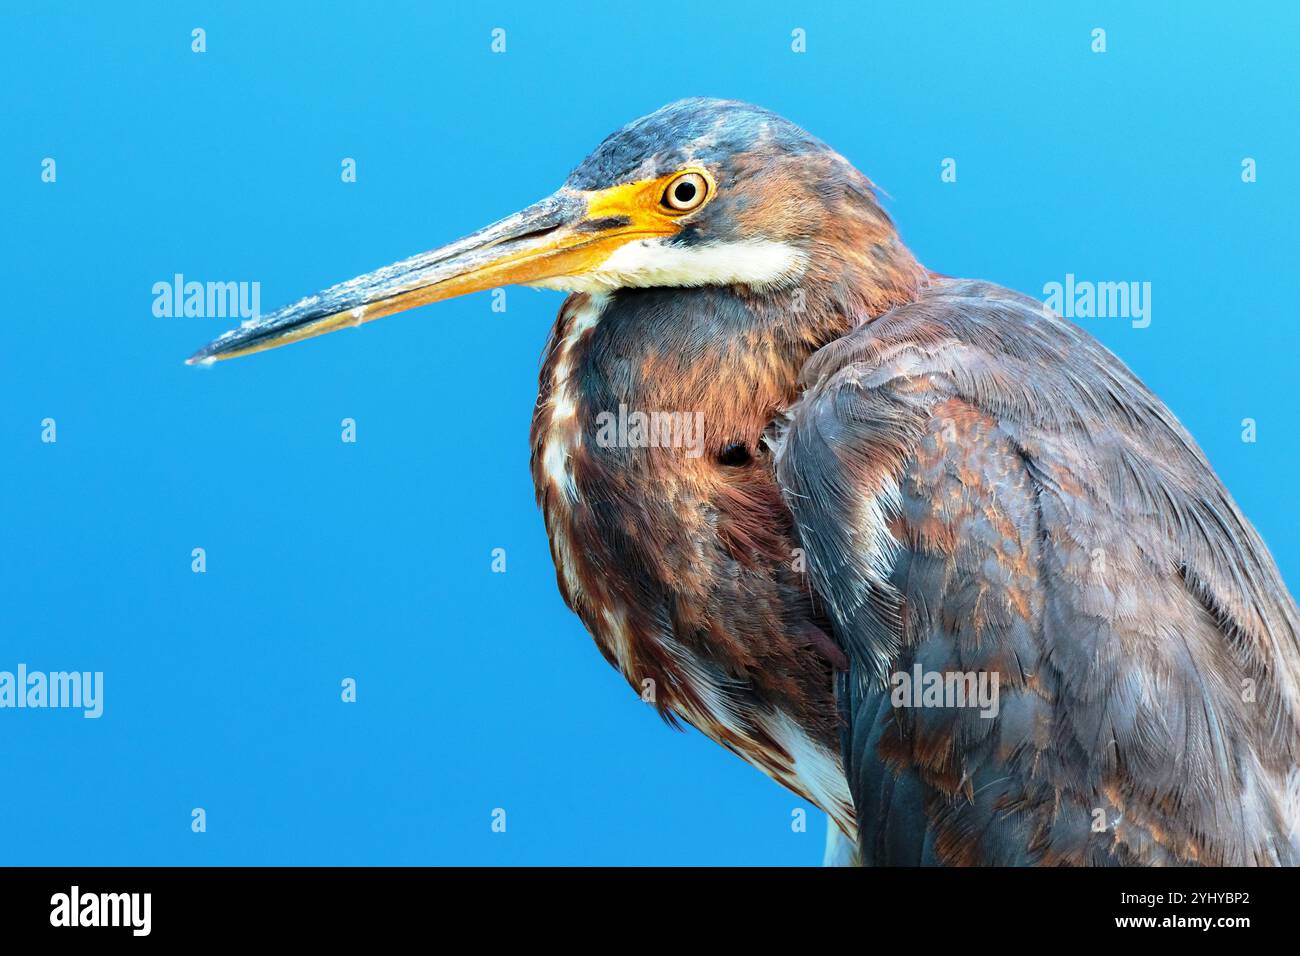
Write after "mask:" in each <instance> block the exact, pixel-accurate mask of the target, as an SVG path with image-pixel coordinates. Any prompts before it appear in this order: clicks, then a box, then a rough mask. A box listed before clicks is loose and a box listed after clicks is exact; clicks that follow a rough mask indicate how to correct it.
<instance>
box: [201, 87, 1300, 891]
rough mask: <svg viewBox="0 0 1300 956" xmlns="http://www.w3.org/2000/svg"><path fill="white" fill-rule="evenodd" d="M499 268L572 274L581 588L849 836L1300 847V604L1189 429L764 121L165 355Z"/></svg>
mask: <svg viewBox="0 0 1300 956" xmlns="http://www.w3.org/2000/svg"><path fill="white" fill-rule="evenodd" d="M511 284H522V285H527V286H534V287H541V288H547V289H558V290H562V291H565V292H567V293H569V295H568V296H567V297H566V298H565V300H564V303H563V306H562V307H561V309H560V312H559V315H558V318H557V320H556V322H555V324H554V327H553V328H552V330H551V334H550V337H549V339H548V342H547V345H546V347H545V351H544V354H543V358H542V363H541V373H540V378H539V394H538V399H537V403H536V406H535V409H534V412H533V416H532V427H531V470H532V476H533V479H534V482H535V487H536V495H537V502H538V504H539V506H540V508H541V511H542V514H543V516H544V519H545V525H546V529H547V534H548V536H549V539H550V549H551V555H552V558H553V560H554V564H555V569H556V578H557V582H558V585H559V590H560V593H561V594H562V596H563V598H564V600H565V602H566V603H567V605H568V606H569V607H570V608H571V609H572V610H573V611H574V612H576V614H577V615H578V617H580V618H581V620H582V622H583V624H584V625H585V627H586V629H587V630H588V631H589V632H590V633H591V635H592V637H593V638H594V639H595V643H596V645H597V647H598V649H599V651H600V653H601V654H602V655H603V656H604V657H605V658H606V659H607V660H608V662H609V663H610V664H611V665H613V666H614V667H615V668H617V669H618V670H619V671H620V672H621V674H622V675H623V676H624V677H625V678H626V679H627V681H628V683H629V684H630V685H631V686H632V687H633V689H634V690H635V691H636V692H637V693H638V694H639V695H643V696H645V695H646V694H647V693H648V695H649V696H646V697H645V699H652V700H653V702H654V705H655V707H656V708H657V709H658V711H659V712H660V714H661V715H662V716H663V717H664V718H665V719H666V720H667V721H668V722H669V723H672V724H678V725H680V724H681V723H685V724H689V725H692V726H694V727H695V728H697V729H698V730H699V731H701V732H702V733H704V734H705V735H707V736H708V737H709V738H711V739H712V740H714V741H716V742H717V743H719V744H721V745H722V746H723V747H725V748H727V749H728V750H730V751H733V752H734V753H735V754H737V755H739V756H740V757H741V758H743V759H744V760H746V761H748V762H749V763H750V764H752V765H753V766H754V767H756V768H758V769H759V770H761V771H762V772H764V773H766V774H767V775H769V776H771V777H772V778H773V779H775V780H776V781H777V782H779V783H780V784H782V785H784V786H785V787H787V788H789V789H790V790H791V791H793V792H794V793H795V794H798V795H799V796H800V797H802V798H805V799H806V800H808V801H810V802H811V803H812V804H814V805H816V806H817V807H819V808H820V809H821V810H823V811H825V813H826V814H827V815H828V817H829V820H830V822H831V830H832V833H834V834H835V838H834V841H833V842H834V843H835V844H836V852H837V853H838V854H839V856H840V857H841V858H845V859H847V858H849V857H852V859H853V861H854V862H857V863H860V864H864V865H907V866H915V865H988V864H992V865H1017V866H1019V865H1112V864H1113V865H1160V864H1202V865H1290V864H1295V863H1296V862H1297V860H1298V859H1300V833H1298V831H1300V774H1298V771H1297V750H1298V749H1300V748H1298V744H1300V733H1298V724H1297V717H1298V715H1300V652H1298V649H1300V642H1298V641H1297V621H1298V618H1297V612H1296V605H1295V602H1294V600H1293V599H1292V597H1291V595H1290V594H1289V593H1288V591H1287V589H1286V586H1285V584H1284V583H1283V580H1282V578H1281V575H1280V573H1279V571H1278V569H1277V566H1276V564H1275V562H1274V560H1273V558H1272V556H1271V555H1270V553H1269V551H1268V549H1267V547H1266V546H1265V544H1264V543H1263V541H1262V540H1261V538H1260V537H1259V535H1258V534H1257V532H1256V531H1255V529H1254V528H1253V527H1252V525H1251V524H1250V522H1249V521H1248V520H1247V518H1246V517H1245V516H1244V515H1243V513H1242V512H1241V510H1240V509H1239V508H1238V506H1237V505H1236V503H1235V502H1234V500H1233V498H1232V497H1231V495H1230V494H1229V492H1228V491H1227V490H1226V488H1225V487H1224V485H1223V484H1222V483H1221V482H1220V480H1219V479H1218V477H1217V476H1216V474H1215V472H1214V471H1213V469H1212V467H1211V466H1210V464H1209V462H1208V461H1207V459H1206V457H1205V455H1204V454H1203V453H1202V451H1201V450H1200V448H1199V447H1198V446H1197V444H1196V442H1195V441H1194V440H1193V438H1192V437H1191V436H1190V434H1189V433H1188V432H1187V431H1186V430H1185V429H1184V428H1183V426H1182V425H1181V424H1180V423H1179V421H1178V420H1177V419H1176V418H1175V416H1174V415H1173V414H1172V413H1171V412H1170V410H1169V409H1168V408H1167V407H1166V406H1165V405H1164V404H1163V403H1162V402H1161V400H1160V399H1159V398H1157V397H1156V396H1155V395H1154V394H1153V393H1152V392H1150V391H1149V390H1148V389H1147V388H1146V387H1145V386H1144V385H1143V384H1142V383H1141V382H1140V381H1139V380H1138V378H1137V377H1136V376H1135V375H1134V373H1133V372H1132V371H1130V370H1129V369H1128V367H1127V366H1125V365H1124V363H1123V362H1122V361H1120V359H1119V358H1117V357H1116V356H1115V355H1114V354H1112V353H1111V352H1109V351H1108V350H1107V349H1106V348H1104V347H1103V346H1102V345H1101V344H1100V343H1099V342H1098V341H1097V340H1096V339H1094V338H1093V337H1092V336H1091V335H1090V334H1088V333H1087V332H1086V331H1084V330H1083V329H1081V328H1079V327H1078V326H1076V325H1074V324H1072V323H1071V322H1069V321H1067V320H1065V319H1064V318H1062V317H1061V316H1060V315H1058V314H1055V313H1054V312H1052V311H1050V310H1049V309H1047V308H1046V307H1045V306H1044V305H1043V304H1042V303H1040V302H1039V301H1037V300H1036V299H1033V298H1030V297H1028V296H1026V295H1022V294H1020V293H1017V292H1014V291H1011V290H1009V289H1006V288H1002V287H1000V286H998V285H995V284H993V283H990V282H985V281H978V280H968V279H956V278H951V277H947V276H944V275H942V274H940V273H937V272H933V271H931V270H929V269H927V268H926V267H924V266H923V265H921V263H920V262H918V260H917V259H916V257H915V256H914V255H913V254H912V253H911V252H910V251H909V249H908V247H907V246H906V245H905V244H904V243H903V241H902V239H901V238H900V235H899V232H898V230H897V229H896V227H895V225H894V223H893V221H892V219H891V217H890V216H889V215H888V213H887V212H886V211H885V209H884V208H883V206H882V202H881V200H880V198H879V194H878V191H877V190H876V188H875V186H874V185H873V184H872V182H871V181H869V180H868V179H867V177H866V176H865V175H864V174H862V173H861V172H859V171H858V170H857V169H856V168H855V166H854V165H853V164H851V163H850V162H849V160H847V159H846V158H844V157H843V156H842V155H840V154H839V153H837V152H836V151H835V150H833V149H832V148H831V147H829V146H828V145H826V144H825V143H823V142H822V141H821V140H819V139H817V138H815V137H814V136H812V135H810V134H809V133H807V132H805V131H804V130H803V129H802V128H800V127H799V126H797V125H795V124H794V123H792V122H790V121H788V120H786V119H784V118H782V117H780V116H778V115H776V114H775V113H773V112H770V111H768V110H765V109H762V108H759V107H756V106H752V105H749V104H746V103H741V102H736V101H730V100H717V99H709V98H692V99H686V100H681V101H679V102H675V103H672V104H670V105H668V106H665V107H663V108H661V109H659V110H657V111H656V112H653V113H650V114H649V115H647V116H644V117H642V118H640V119H637V120H635V121H633V122H631V123H629V124H628V125H626V126H624V127H623V128H622V129H620V130H618V131H617V132H615V133H613V134H612V135H611V136H609V137H608V138H606V139H605V140H604V141H603V142H601V143H600V144H599V146H598V147H597V148H596V149H595V151H594V152H592V153H591V155H589V156H588V157H587V158H586V159H585V160H583V161H582V162H581V164H579V165H578V166H577V168H576V169H574V170H573V172H572V173H571V174H570V175H569V177H568V179H567V180H566V181H565V182H564V184H563V185H562V186H561V187H560V188H559V189H558V190H557V191H556V192H555V193H554V194H553V195H551V196H549V197H547V198H545V199H542V200H541V201H540V202H537V203H536V204H534V205H531V206H529V207H528V208H526V209H524V210H523V211H521V212H518V213H516V214H514V215H511V216H508V217H507V218H505V219H502V220H500V221H499V222H496V223H495V224H493V225H490V226H487V227H486V228H484V229H482V230H480V231H478V232H475V233H473V234H472V235H470V236H468V237H466V238H463V239H460V240H459V241H456V242H452V243H451V244H449V245H445V246H442V247H440V248H437V249H434V250H433V251H431V252H426V253H424V254H421V255H417V256H414V257H413V258H410V259H406V260H404V261H401V262H398V263H395V264H393V265H389V266H387V267H384V268H381V269H379V270H377V271H374V272H371V273H368V274H366V275H362V276H360V277H359V278H355V279H352V280H350V281H347V282H343V283H342V284H339V285H336V286H333V287H331V288H329V289H327V290H325V291H322V292H320V293H318V294H316V295H313V296H310V297H309V298H306V299H303V300H301V301H299V302H297V303H295V304H293V305H289V306H287V307H285V308H283V309H280V310H279V311H276V312H274V313H271V314H268V315H266V316H265V317H263V318H261V319H259V320H257V321H255V322H251V323H245V325H244V326H242V327H240V328H237V329H234V330H232V331H230V332H228V333H226V334H224V335H222V336H221V337H219V338H217V339H216V340H214V341H213V342H211V343H210V344H209V345H207V346H206V347H204V348H202V349H200V350H199V351H198V352H197V353H196V354H195V355H194V356H193V357H192V358H190V359H189V361H190V362H191V363H210V362H214V361H217V360H221V359H228V358H233V357H235V356H242V355H247V354H250V353H255V352H260V351H263V350H266V349H271V348H274V347H277V346H281V345H285V344H288V343H291V342H297V341H300V340H303V339H307V338H310V337H313V336H317V335H321V334H323V333H326V332H330V331H333V330H335V329H340V328H346V327H351V326H355V325H360V324H362V323H366V322H370V321H372V320H374V319H377V318H380V317H382V316H387V315H392V314H394V313H397V312H402V311H404V310H407V309H411V308H414V307H416V306H420V305H424V304H426V303H431V302H435V301H439V300H443V299H448V298H451V297H453V296H460V295H464V294H467V293H472V292H475V291H482V290H487V289H494V288H498V287H502V286H505V285H511ZM614 414H619V415H621V416H622V419H621V420H620V421H627V422H631V424H629V425H628V426H627V427H623V426H622V425H620V427H618V428H616V429H613V430H611V429H608V428H604V425H605V424H608V422H609V420H610V419H609V416H611V415H614ZM635 415H639V416H641V417H640V418H635V419H633V418H632V416H635ZM673 415H689V416H693V417H692V418H690V419H686V421H690V422H694V423H696V424H698V426H699V434H698V436H697V437H698V441H696V442H692V443H689V447H687V445H688V443H685V442H681V441H675V440H674V436H678V431H675V430H674V429H673V428H671V427H667V426H665V424H664V423H665V422H667V423H670V424H671V423H673V422H676V423H677V424H678V425H680V424H681V421H682V419H674V418H672V417H671V416H673ZM656 416H659V417H658V418H656ZM602 419H603V423H602V421H601V420H602ZM647 423H648V424H647ZM634 426H636V427H634ZM611 435H612V436H613V437H612V438H611ZM678 437H680V436H678ZM990 678H992V680H990ZM912 681H915V682H916V685H917V686H915V687H912V688H911V690H910V691H908V689H907V688H906V687H905V686H904V685H905V684H907V683H911V682H912ZM990 689H991V690H992V691H993V692H994V696H995V697H996V700H995V701H993V702H992V706H989V704H990V701H989V700H986V699H983V697H982V692H983V691H987V690H990ZM963 691H968V692H969V693H963ZM976 697H981V700H980V706H973V699H974V698H976ZM846 848H847V849H846Z"/></svg>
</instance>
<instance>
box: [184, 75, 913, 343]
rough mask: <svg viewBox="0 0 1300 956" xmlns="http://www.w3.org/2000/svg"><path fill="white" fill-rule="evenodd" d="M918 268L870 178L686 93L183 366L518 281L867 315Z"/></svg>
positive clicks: (752, 110) (736, 110) (731, 107)
mask: <svg viewBox="0 0 1300 956" xmlns="http://www.w3.org/2000/svg"><path fill="white" fill-rule="evenodd" d="M915 268H916V266H915V262H914V260H911V258H910V255H908V254H907V253H906V250H905V249H904V248H903V247H902V245H901V243H899V242H898V239H897V235H896V234H895V232H894V229H893V226H892V224H891V223H890V221H889V218H888V216H887V215H886V214H885V213H884V212H883V210H881V208H880V207H879V205H878V204H877V202H876V199H875V195H874V192H873V190H872V187H871V184H870V183H869V182H868V181H867V179H866V178H865V177H864V176H863V175H862V174H861V173H859V172H858V171H857V170H856V169H854V168H853V166H852V165H851V164H849V163H848V161H847V160H845V159H844V158H843V157H841V156H840V155H839V154H838V153H836V152H834V151H833V150H831V149H830V148H829V147H828V146H826V145H825V144H824V143H822V142H821V141H819V140H817V139H815V138H814V137H812V136H810V135H809V134H808V133H805V132H804V131H803V130H802V129H800V128H799V127H797V126H795V125H794V124H793V123H790V122H789V121H787V120H784V119H782V118H781V117H779V116H777V115H776V114H774V113H771V112H769V111H767V110H763V109H760V108H758V107H755V106H750V105H748V104H745V103H739V102H735V101H726V100H714V99H702V98H696V99H686V100H681V101H678V102H676V103H673V104H670V105H668V106H665V107H663V108H662V109H660V110H657V111H656V112H654V113H651V114H649V115H648V116H645V117H642V118H641V119H638V120H636V121H634V122H632V123H629V124H628V125H627V126H625V127H623V128H622V129H620V130H619V131H617V132H616V133H614V134H613V135H612V136H610V137H608V138H607V139H606V140H605V141H604V142H603V143H601V144H600V145H599V146H598V147H597V148H596V150H595V151H594V152H593V153H592V154H591V155H590V156H588V157H587V159H585V160H584V161H583V162H582V163H581V164H580V165H579V166H578V167H577V169H575V170H574V171H573V173H572V174H571V175H570V176H569V178H568V180H567V181H566V182H565V183H564V185H563V186H561V187H560V189H558V190H557V191H556V192H555V193H553V194H552V195H550V196H548V197H547V198H545V199H543V200H541V201H540V202H537V203H534V204H533V205H532V206H529V207H528V208H527V209H524V210H522V211H520V212H518V213H516V214H514V215H512V216H509V217H507V218H505V219H502V220H501V221H499V222H496V223H494V224H493V225H490V226H487V227H486V228H484V229H481V230H479V231H478V232H476V233H474V234H472V235H470V236H467V237H465V238H463V239H460V240H458V241H456V242H453V243H451V244H449V245H446V246H443V247H441V248H438V249H434V250H432V251H430V252H426V253H423V254H421V255H417V256H414V257H412V258H410V259H406V260H403V261H401V262H397V263H394V264H393V265H390V266H386V267H384V268H382V269H379V270H376V271H375V272H371V273H368V274H366V275H363V276H359V277H357V278H355V279H351V280H349V281H347V282H344V283H341V284H339V285H336V286H333V287H331V288H329V289H326V290H324V291H322V292H319V293H317V294H316V295H312V296H309V297H307V298H305V299H303V300H301V301H299V302H296V303H294V304H293V305H290V306H287V307H285V308H282V309H279V310H278V311H276V312H273V313H271V314H269V315H267V316H264V317H262V318H260V319H258V320H254V321H251V322H248V323H245V324H244V325H243V326H241V327H240V328H238V329H235V330H232V331H230V332H228V333H226V334H225V335H223V336H221V337H220V338H218V339H216V340H215V341H213V342H212V343H210V344H209V345H207V346H205V347H204V348H202V349H200V350H199V351H198V352H197V353H195V354H194V355H193V356H192V357H191V358H190V359H189V362H190V364H196V363H201V364H206V363H209V362H213V361H217V360H219V359H226V358H233V357H235V356H238V355H246V354H250V353H253V352H260V351H263V350H265V349H269V348H274V347H276V346H279V345H286V344H288V343H290V342H296V341H300V340H302V339H307V338H312V337H314V336H317V335H321V334H323V333H326V332H331V331H334V330H335V329H340V328H347V327H351V326H355V325H360V324H362V323H364V322H369V321H371V320H373V319H377V318H381V317H382V316H386V315H393V314H395V313H397V312H403V311H406V310H407V309H411V308H414V307H416V306H419V305H424V304H426V303H429V302H436V301H439V300H442V299H449V298H452V297H455V296H460V295H465V294H468V293H471V292H477V291H482V290H484V289H492V288H498V287H500V286H505V285H512V284H520V285H530V286H537V287H543V288H553V289H561V290H566V291H574V292H606V291H611V290H614V289H619V288H629V287H632V288H644V287H652V286H659V287H692V286H731V285H739V286H747V287H751V288H755V289H760V290H764V289H773V288H782V287H788V286H792V285H795V284H801V283H812V284H820V285H821V286H823V287H825V286H839V287H843V288H850V287H851V288H854V289H857V290H865V292H864V293H862V295H863V296H864V298H865V300H866V301H865V305H866V306H867V307H870V304H871V302H870V299H871V291H872V290H873V289H875V288H877V287H883V286H885V285H887V284H889V283H891V282H896V281H900V280H899V276H900V275H904V274H908V273H910V272H912V271H914V270H915ZM849 271H851V272H853V273H854V275H852V276H851V277H846V276H845V273H846V272H849ZM906 281H911V280H910V278H909V279H907V280H906ZM885 298H887V296H883V295H882V301H883V300H884V299H885Z"/></svg>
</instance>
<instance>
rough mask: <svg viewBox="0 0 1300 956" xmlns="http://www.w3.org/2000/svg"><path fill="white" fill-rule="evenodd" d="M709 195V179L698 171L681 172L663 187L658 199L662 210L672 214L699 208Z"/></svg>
mask: <svg viewBox="0 0 1300 956" xmlns="http://www.w3.org/2000/svg"><path fill="white" fill-rule="evenodd" d="M708 196H709V181H708V180H707V179H705V178H704V177H703V176H701V175H700V174H699V173H682V174H681V175H680V176H677V177H675V178H674V179H673V181H672V182H670V183H669V184H668V186H667V188H665V189H664V195H663V198H662V199H661V200H660V201H659V203H660V205H661V206H663V208H664V210H665V211H667V212H670V213H674V214H681V213H686V212H690V211H691V210H693V209H699V208H700V206H701V205H703V204H704V200H705V199H707V198H708Z"/></svg>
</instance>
